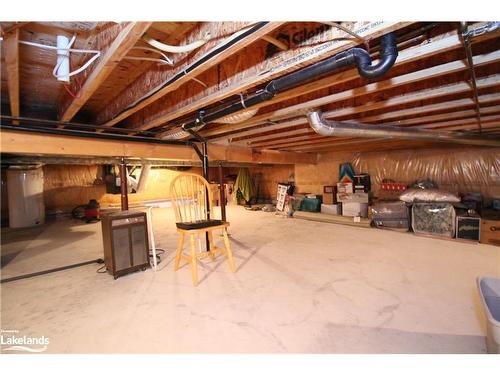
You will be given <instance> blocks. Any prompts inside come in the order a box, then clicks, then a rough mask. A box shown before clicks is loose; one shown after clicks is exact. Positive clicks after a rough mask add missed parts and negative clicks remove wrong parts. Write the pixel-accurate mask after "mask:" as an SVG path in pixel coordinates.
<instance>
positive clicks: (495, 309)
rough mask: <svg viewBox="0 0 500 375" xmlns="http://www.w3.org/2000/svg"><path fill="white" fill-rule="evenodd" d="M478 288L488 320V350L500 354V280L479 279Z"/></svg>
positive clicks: (491, 278) (490, 278)
mask: <svg viewBox="0 0 500 375" xmlns="http://www.w3.org/2000/svg"><path fill="white" fill-rule="evenodd" d="M477 287H478V289H479V295H480V296H481V301H482V302H483V307H484V311H485V314H486V319H487V324H486V349H487V350H488V353H492V354H500V279H496V278H493V277H479V278H478V279H477Z"/></svg>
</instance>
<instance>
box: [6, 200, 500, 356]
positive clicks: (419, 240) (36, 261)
mask: <svg viewBox="0 0 500 375" xmlns="http://www.w3.org/2000/svg"><path fill="white" fill-rule="evenodd" d="M228 218H229V219H230V221H231V229H230V233H231V242H232V245H233V251H234V255H235V260H236V265H237V267H238V270H237V273H235V274H233V273H231V272H230V271H229V267H228V265H227V263H226V262H225V261H224V259H222V258H218V259H217V260H216V261H215V262H211V261H210V260H209V259H207V260H206V261H205V262H204V263H203V264H202V266H201V267H200V270H199V277H200V285H199V286H198V288H194V287H193V286H192V285H191V273H190V270H189V268H188V267H183V268H181V269H180V270H179V271H177V272H175V273H174V272H173V270H172V259H173V249H174V248H175V244H176V240H177V235H176V233H175V231H174V221H173V213H172V211H171V209H166V208H162V209H155V210H154V219H155V220H154V222H155V233H156V236H157V246H159V247H162V248H164V249H166V250H167V251H166V254H165V256H164V258H163V261H162V263H161V264H160V265H159V270H158V272H154V271H153V270H147V271H145V272H138V273H134V274H131V275H128V276H125V277H122V278H120V279H118V280H114V279H113V277H111V276H110V275H108V274H98V273H96V270H97V268H98V267H99V265H97V264H93V265H88V266H84V267H81V268H76V269H71V270H67V271H62V272H58V273H54V274H50V275H45V276H40V277H37V278H33V279H25V280H20V281H15V282H12V283H7V284H2V285H1V294H2V300H1V302H2V305H1V319H2V321H1V327H2V329H16V330H19V332H20V334H25V335H45V336H46V337H49V339H50V344H49V346H48V350H47V352H49V353H156V352H159V353H484V352H485V343H484V317H483V312H482V308H481V306H480V302H479V296H478V294H477V290H476V284H475V282H476V277H477V276H480V275H488V276H495V277H499V276H500V248H499V247H494V246H489V245H476V244H467V243H461V242H454V241H446V240H436V239H430V238H423V237H416V236H414V235H411V234H407V233H397V232H389V231H384V230H377V229H368V228H356V227H348V226H341V225H335V224H326V223H315V222H310V221H302V220H298V219H286V218H283V217H279V216H275V215H274V214H272V213H265V212H250V211H246V210H244V209H243V208H242V207H235V206H230V207H229V210H228ZM219 240H220V239H219ZM2 256H3V258H4V261H7V262H8V263H7V264H5V266H4V267H3V268H2V278H6V277H10V276H14V275H19V274H23V273H27V272H34V271H38V270H43V269H47V268H52V267H57V266H62V265H66V264H70V263H75V262H80V261H85V260H90V259H94V258H97V257H101V256H102V245H101V233H100V224H84V223H81V222H76V221H73V220H59V221H53V222H51V223H49V224H46V225H44V226H43V227H40V228H35V229H29V230H16V231H12V230H7V231H4V233H3V238H2ZM4 263H5V262H4Z"/></svg>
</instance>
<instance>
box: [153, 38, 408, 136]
mask: <svg viewBox="0 0 500 375" xmlns="http://www.w3.org/2000/svg"><path fill="white" fill-rule="evenodd" d="M397 56H398V50H397V44H396V36H395V35H394V34H393V33H389V34H386V35H384V36H382V38H381V50H380V61H379V62H378V63H377V64H376V65H372V59H371V57H370V54H369V53H368V52H367V51H365V50H364V49H362V48H351V49H349V50H347V51H344V52H340V53H338V54H337V55H335V56H332V57H330V58H328V59H326V60H323V61H320V62H317V63H316V64H313V65H311V66H308V67H305V68H303V69H300V70H298V71H296V72H293V73H290V74H287V75H285V76H283V77H280V78H277V79H274V80H272V81H270V82H269V83H268V84H267V85H266V87H265V88H264V89H263V90H258V91H257V92H255V93H253V94H251V95H249V96H247V97H246V98H245V97H243V96H241V98H240V100H239V101H236V102H235V103H233V104H229V105H228V106H227V107H224V108H222V109H219V110H217V111H215V112H212V113H206V112H205V111H204V110H201V111H199V112H198V116H197V117H196V119H194V120H193V121H191V122H188V123H185V124H184V125H182V128H176V129H174V130H173V131H172V133H176V135H177V137H179V135H180V134H182V135H184V136H185V135H186V134H185V132H183V130H184V131H186V130H187V129H193V128H198V127H200V126H203V125H205V124H208V123H210V122H214V121H216V120H218V119H220V118H223V117H227V116H229V115H231V114H233V113H235V112H238V111H241V110H244V109H249V108H251V107H252V106H254V105H256V104H259V103H262V102H264V101H267V100H270V99H272V98H273V97H274V96H275V95H277V94H278V93H280V92H283V91H286V90H289V89H292V88H294V87H297V86H300V85H303V84H305V83H307V82H310V81H312V80H315V79H318V78H320V77H321V76H324V75H326V74H331V73H333V72H334V71H336V70H338V69H341V68H345V67H347V66H351V65H356V67H357V68H358V72H359V74H360V75H361V76H362V77H365V78H377V77H380V76H382V75H383V74H385V73H386V72H387V71H388V70H389V69H390V68H391V67H392V66H393V65H394V62H395V61H396V58H397ZM180 132H182V133H180ZM165 138H174V137H173V136H172V135H171V134H169V133H165V136H164V137H163V139H165ZM174 139H175V138H174ZM177 139H178V138H177Z"/></svg>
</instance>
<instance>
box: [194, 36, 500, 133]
mask: <svg viewBox="0 0 500 375" xmlns="http://www.w3.org/2000/svg"><path fill="white" fill-rule="evenodd" d="M456 38H457V39H458V37H456ZM456 38H455V37H450V38H449V39H448V38H447V43H445V45H448V46H451V45H456V43H457V42H456ZM443 41H444V40H441V41H440V43H439V44H443V43H442V42H443ZM424 51H427V53H437V52H439V51H440V50H439V49H438V48H437V46H436V45H431V44H426V45H424V46H419V47H415V48H412V49H409V50H407V51H403V52H402V53H401V55H400V56H399V57H398V60H397V62H396V64H398V65H399V64H403V63H405V62H407V61H409V60H406V58H408V59H409V58H410V57H412V58H415V57H418V59H421V58H424V57H426V53H425V52H424ZM473 60H474V65H475V66H476V67H480V66H482V65H486V64H495V63H496V64H498V62H499V61H500V51H494V52H491V53H487V54H484V55H479V56H474V59H473ZM411 61H414V60H411ZM467 69H468V66H467V63H466V62H465V61H453V62H450V63H446V64H442V65H438V66H434V67H431V68H427V69H423V70H418V71H416V72H413V73H408V74H403V75H401V76H398V77H393V78H390V79H387V80H384V81H380V82H375V83H370V84H367V85H364V86H361V87H357V88H354V89H351V90H347V91H342V92H339V93H335V94H332V95H327V96H325V97H321V98H318V99H314V100H310V101H307V102H303V103H299V104H296V105H293V106H289V107H285V108H283V109H278V110H275V111H271V112H266V113H263V114H259V115H257V116H254V117H253V118H252V119H250V120H248V121H245V122H241V123H238V124H234V125H226V126H221V127H217V128H214V129H207V130H205V131H203V132H202V134H203V135H204V136H205V137H214V136H220V135H222V134H225V133H228V132H232V131H236V130H243V129H246V128H249V127H252V126H255V125H258V124H260V123H262V122H263V121H269V120H272V121H276V120H279V119H283V118H286V117H290V116H292V115H294V114H297V113H304V111H307V110H308V109H312V108H317V107H321V106H323V105H326V104H332V103H335V102H340V101H342V100H345V99H350V98H355V97H358V96H361V95H368V94H374V93H378V92H381V91H384V90H389V89H393V88H395V87H398V86H403V85H411V84H412V83H415V82H418V81H421V80H423V79H429V80H431V79H433V78H437V77H440V76H443V75H446V74H451V73H454V72H458V71H467ZM346 76H349V77H350V78H351V79H355V78H359V74H358V72H357V70H356V69H351V70H349V71H346V72H342V73H339V74H336V75H334V76H332V78H333V77H336V78H337V79H338V80H337V84H340V83H343V82H345V77H346Z"/></svg>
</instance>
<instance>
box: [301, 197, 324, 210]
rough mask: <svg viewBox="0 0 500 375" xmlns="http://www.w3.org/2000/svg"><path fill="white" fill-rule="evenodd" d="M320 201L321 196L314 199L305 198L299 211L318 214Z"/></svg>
mask: <svg viewBox="0 0 500 375" xmlns="http://www.w3.org/2000/svg"><path fill="white" fill-rule="evenodd" d="M322 200H323V198H322V197H321V195H319V196H317V197H316V198H307V197H305V198H304V199H303V200H302V203H301V205H300V210H301V211H308V212H320V211H321V203H322Z"/></svg>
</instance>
